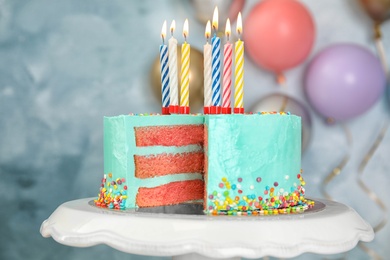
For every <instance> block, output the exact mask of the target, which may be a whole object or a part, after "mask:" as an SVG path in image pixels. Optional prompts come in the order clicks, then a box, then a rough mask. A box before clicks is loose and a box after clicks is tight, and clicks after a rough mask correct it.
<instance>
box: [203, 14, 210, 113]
mask: <svg viewBox="0 0 390 260" xmlns="http://www.w3.org/2000/svg"><path fill="white" fill-rule="evenodd" d="M210 34H211V25H210V21H208V22H207V25H206V30H205V37H206V40H207V42H206V44H205V45H204V46H203V67H204V71H203V74H204V75H203V78H204V81H203V84H204V103H203V112H204V114H210V107H211V104H212V103H211V45H210V44H209V39H210Z"/></svg>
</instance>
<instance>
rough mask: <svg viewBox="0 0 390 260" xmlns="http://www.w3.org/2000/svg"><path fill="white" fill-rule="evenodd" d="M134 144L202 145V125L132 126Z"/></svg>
mask: <svg viewBox="0 0 390 260" xmlns="http://www.w3.org/2000/svg"><path fill="white" fill-rule="evenodd" d="M134 132H135V143H136V146H138V147H140V146H141V147H142V146H155V145H161V146H185V145H191V144H199V145H203V125H173V126H148V127H134Z"/></svg>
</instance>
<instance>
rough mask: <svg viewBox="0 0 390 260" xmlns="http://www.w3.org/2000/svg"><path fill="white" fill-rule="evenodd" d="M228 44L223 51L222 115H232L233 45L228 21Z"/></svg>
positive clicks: (228, 21)
mask: <svg viewBox="0 0 390 260" xmlns="http://www.w3.org/2000/svg"><path fill="white" fill-rule="evenodd" d="M225 34H226V38H227V42H226V43H225V46H224V49H223V78H222V80H223V81H222V82H223V95H222V114H230V113H231V101H230V99H231V85H232V80H231V78H232V44H231V43H230V42H229V36H230V20H229V18H228V19H227V21H226V30H225Z"/></svg>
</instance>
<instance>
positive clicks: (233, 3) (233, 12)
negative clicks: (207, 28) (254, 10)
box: [191, 0, 245, 32]
mask: <svg viewBox="0 0 390 260" xmlns="http://www.w3.org/2000/svg"><path fill="white" fill-rule="evenodd" d="M191 3H192V5H193V7H194V8H195V14H196V18H197V19H198V21H200V22H201V23H202V24H204V25H206V23H207V21H208V20H210V22H211V21H212V19H213V12H214V9H215V7H216V6H218V16H219V19H218V20H219V26H218V27H219V29H220V30H223V32H225V24H226V20H227V18H229V19H230V22H232V23H233V22H234V21H235V20H236V19H237V15H238V12H240V11H242V8H243V7H244V4H245V0H191Z"/></svg>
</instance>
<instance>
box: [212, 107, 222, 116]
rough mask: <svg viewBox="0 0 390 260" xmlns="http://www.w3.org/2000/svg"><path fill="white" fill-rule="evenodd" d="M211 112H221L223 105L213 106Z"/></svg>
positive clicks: (214, 113)
mask: <svg viewBox="0 0 390 260" xmlns="http://www.w3.org/2000/svg"><path fill="white" fill-rule="evenodd" d="M210 114H212V115H217V114H221V107H220V106H211V107H210Z"/></svg>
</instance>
